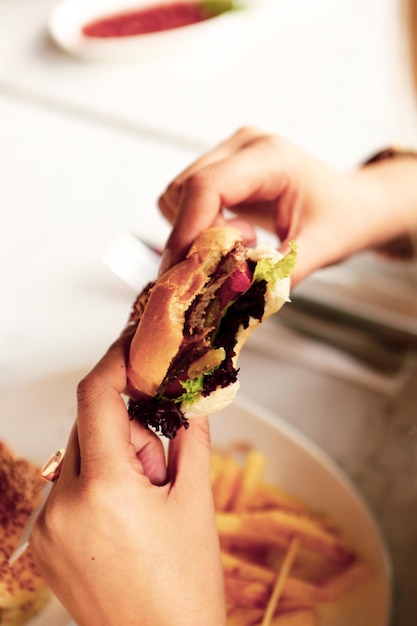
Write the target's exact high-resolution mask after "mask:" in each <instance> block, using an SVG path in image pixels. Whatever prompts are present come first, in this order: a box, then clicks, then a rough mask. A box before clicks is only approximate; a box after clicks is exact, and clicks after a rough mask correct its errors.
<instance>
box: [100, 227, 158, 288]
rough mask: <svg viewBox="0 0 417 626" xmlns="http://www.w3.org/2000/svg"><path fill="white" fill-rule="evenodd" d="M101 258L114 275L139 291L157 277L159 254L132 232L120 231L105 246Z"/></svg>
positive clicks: (154, 248)
mask: <svg viewBox="0 0 417 626" xmlns="http://www.w3.org/2000/svg"><path fill="white" fill-rule="evenodd" d="M102 258H103V261H104V262H105V264H106V265H107V266H108V267H109V268H110V269H111V271H112V272H113V273H114V274H116V276H118V277H119V278H120V279H121V280H122V281H123V282H124V283H126V284H127V285H129V287H132V289H133V290H134V291H135V292H139V291H140V290H141V289H143V287H144V286H145V285H146V284H147V283H148V282H150V281H151V280H155V278H156V277H157V274H158V268H159V263H160V260H161V254H160V252H158V251H157V248H156V247H154V246H153V245H152V244H150V243H148V242H145V241H143V240H142V239H139V237H137V236H136V235H134V234H133V233H130V232H121V233H119V234H118V235H117V236H116V237H115V238H114V239H113V240H112V241H110V242H109V244H108V245H107V246H106V248H105V249H104V251H103V255H102Z"/></svg>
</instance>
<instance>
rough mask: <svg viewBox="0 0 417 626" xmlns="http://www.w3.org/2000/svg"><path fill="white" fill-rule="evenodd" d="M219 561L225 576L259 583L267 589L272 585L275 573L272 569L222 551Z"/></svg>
mask: <svg viewBox="0 0 417 626" xmlns="http://www.w3.org/2000/svg"><path fill="white" fill-rule="evenodd" d="M221 560H222V565H223V573H224V575H225V576H231V577H234V578H240V579H243V580H247V581H253V582H260V583H263V584H264V585H267V586H269V587H272V585H273V584H274V581H275V578H276V573H275V572H274V571H273V570H272V569H269V568H267V567H262V566H261V565H258V564H257V563H252V562H250V561H247V560H245V559H243V558H241V557H239V556H236V555H234V554H230V553H228V552H224V551H223V552H222V553H221Z"/></svg>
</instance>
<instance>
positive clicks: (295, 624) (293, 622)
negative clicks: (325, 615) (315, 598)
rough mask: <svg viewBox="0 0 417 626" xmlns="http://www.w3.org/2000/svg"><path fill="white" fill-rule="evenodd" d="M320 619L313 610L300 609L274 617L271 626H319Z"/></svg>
mask: <svg viewBox="0 0 417 626" xmlns="http://www.w3.org/2000/svg"><path fill="white" fill-rule="evenodd" d="M318 624H319V617H318V615H317V613H316V611H314V610H313V609H299V610H294V611H288V612H285V613H281V614H280V615H277V616H276V617H274V619H273V620H272V622H271V626H317V625H318Z"/></svg>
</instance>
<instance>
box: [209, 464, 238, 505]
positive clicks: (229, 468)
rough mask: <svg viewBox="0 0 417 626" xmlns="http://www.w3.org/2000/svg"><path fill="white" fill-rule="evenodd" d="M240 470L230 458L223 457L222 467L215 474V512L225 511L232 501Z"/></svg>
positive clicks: (213, 486) (213, 487)
mask: <svg viewBox="0 0 417 626" xmlns="http://www.w3.org/2000/svg"><path fill="white" fill-rule="evenodd" d="M240 472H241V469H240V467H239V464H238V463H237V461H235V459H233V458H232V457H224V459H223V466H222V468H221V470H220V471H218V472H217V476H216V478H215V481H214V484H213V485H212V489H213V498H214V506H215V508H216V511H227V510H228V508H229V505H230V503H231V501H232V499H233V496H234V492H235V488H236V484H237V481H238V479H239V474H240Z"/></svg>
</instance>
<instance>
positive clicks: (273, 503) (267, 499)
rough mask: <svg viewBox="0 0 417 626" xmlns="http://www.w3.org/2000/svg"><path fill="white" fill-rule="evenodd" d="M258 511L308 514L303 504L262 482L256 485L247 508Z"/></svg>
mask: <svg viewBox="0 0 417 626" xmlns="http://www.w3.org/2000/svg"><path fill="white" fill-rule="evenodd" d="M259 509H261V510H267V509H283V510H284V511H294V513H307V512H308V507H307V505H306V504H304V502H301V501H300V500H298V498H295V497H294V496H291V495H290V494H288V493H285V491H282V490H280V489H277V488H276V487H273V486H272V485H268V484H267V483H264V482H260V483H259V484H258V486H257V488H256V490H255V491H254V493H253V495H252V499H251V502H250V503H249V506H248V510H249V511H256V510H259Z"/></svg>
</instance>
